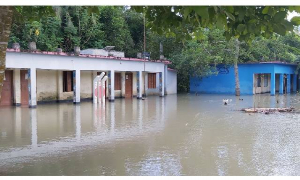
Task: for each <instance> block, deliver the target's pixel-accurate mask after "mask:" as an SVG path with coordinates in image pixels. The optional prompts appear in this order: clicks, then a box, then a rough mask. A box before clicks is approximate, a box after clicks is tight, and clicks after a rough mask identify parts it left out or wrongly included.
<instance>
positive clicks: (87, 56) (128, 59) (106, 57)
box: [6, 49, 172, 64]
mask: <svg viewBox="0 0 300 180" xmlns="http://www.w3.org/2000/svg"><path fill="white" fill-rule="evenodd" d="M6 51H7V52H23V53H32V54H47V55H59V56H75V55H74V54H72V53H70V54H67V53H64V52H62V53H58V52H51V51H26V50H22V51H20V50H19V49H18V50H15V49H6ZM79 57H86V58H99V59H100V58H101V59H118V60H123V61H143V62H144V61H146V62H161V63H164V64H172V62H171V61H168V60H163V61H162V60H146V59H138V58H123V57H113V56H101V55H85V54H80V55H79Z"/></svg>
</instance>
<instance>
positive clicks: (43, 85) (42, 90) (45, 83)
mask: <svg viewBox="0 0 300 180" xmlns="http://www.w3.org/2000/svg"><path fill="white" fill-rule="evenodd" d="M56 75H57V72H56V71H51V70H37V71H36V76H37V77H36V81H37V82H36V83H37V101H53V100H57V99H58V92H57V81H56V80H57V78H56Z"/></svg>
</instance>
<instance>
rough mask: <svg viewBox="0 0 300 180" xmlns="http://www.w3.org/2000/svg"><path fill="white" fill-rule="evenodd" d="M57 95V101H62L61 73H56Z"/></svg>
mask: <svg viewBox="0 0 300 180" xmlns="http://www.w3.org/2000/svg"><path fill="white" fill-rule="evenodd" d="M57 93H58V96H57V97H58V100H63V72H62V71H57Z"/></svg>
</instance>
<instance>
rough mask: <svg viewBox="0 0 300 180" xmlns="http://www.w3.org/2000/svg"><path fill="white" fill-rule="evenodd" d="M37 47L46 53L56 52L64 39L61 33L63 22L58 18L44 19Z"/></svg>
mask: <svg viewBox="0 0 300 180" xmlns="http://www.w3.org/2000/svg"><path fill="white" fill-rule="evenodd" d="M41 23H42V24H43V26H42V29H41V34H40V36H39V39H38V42H37V47H39V48H40V49H43V50H46V51H55V50H56V49H57V48H58V47H60V44H61V43H62V40H63V37H62V32H61V31H60V25H61V21H60V19H59V18H58V17H44V18H42V20H41Z"/></svg>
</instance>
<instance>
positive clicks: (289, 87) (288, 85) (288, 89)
mask: <svg viewBox="0 0 300 180" xmlns="http://www.w3.org/2000/svg"><path fill="white" fill-rule="evenodd" d="M286 77H287V79H286V81H287V85H286V88H287V93H291V75H290V74H287V76H286Z"/></svg>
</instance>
